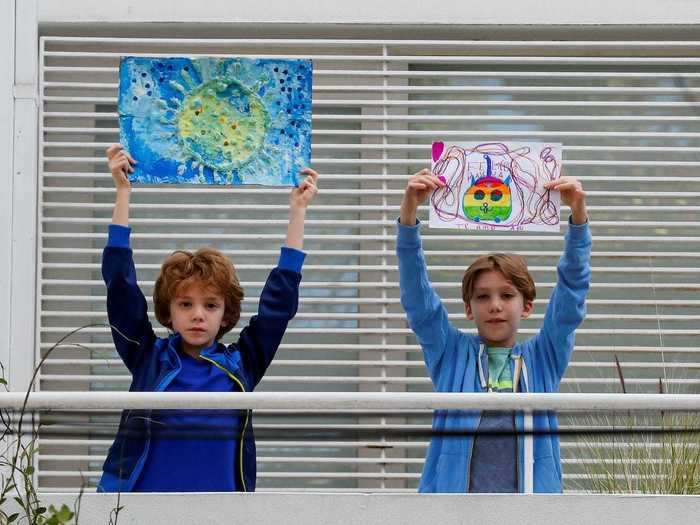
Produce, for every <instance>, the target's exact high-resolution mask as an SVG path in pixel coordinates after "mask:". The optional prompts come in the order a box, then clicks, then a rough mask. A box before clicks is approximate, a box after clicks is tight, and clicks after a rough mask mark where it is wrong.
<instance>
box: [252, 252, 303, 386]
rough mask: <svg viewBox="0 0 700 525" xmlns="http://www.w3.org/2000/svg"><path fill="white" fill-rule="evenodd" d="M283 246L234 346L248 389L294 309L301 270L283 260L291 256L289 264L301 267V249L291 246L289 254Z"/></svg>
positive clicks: (263, 368)
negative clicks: (246, 324) (291, 263)
mask: <svg viewBox="0 0 700 525" xmlns="http://www.w3.org/2000/svg"><path fill="white" fill-rule="evenodd" d="M286 250H291V249H290V248H283V249H282V254H281V256H280V263H279V265H278V266H277V267H276V268H274V269H273V270H272V271H271V272H270V275H269V276H268V277H267V281H266V282H265V286H264V287H263V290H262V293H261V294H260V301H259V303H258V313H257V315H254V316H253V317H252V318H251V319H250V323H249V324H248V326H246V327H245V328H244V329H243V330H242V331H241V336H240V338H239V340H238V349H239V350H240V352H241V358H242V360H243V364H244V368H245V373H246V375H247V376H248V380H249V384H250V385H251V389H252V388H253V387H255V385H257V384H258V383H259V382H260V380H261V379H262V377H263V375H264V374H265V371H266V370H267V367H268V366H270V363H271V362H272V359H273V358H274V357H275V353H276V352H277V348H278V347H279V345H280V343H281V342H282V337H283V336H284V332H285V330H286V329H287V324H289V321H290V320H291V319H292V318H293V317H294V316H295V315H296V313H297V307H298V304H299V283H300V282H301V273H299V271H295V270H294V269H290V266H292V265H289V264H287V263H288V262H289V259H287V258H288V257H290V256H291V257H292V258H293V259H294V260H295V264H294V265H293V267H295V268H299V269H301V263H302V262H303V257H301V260H299V258H300V256H299V255H298V254H303V252H300V251H299V250H294V251H295V252H297V253H296V254H290V253H289V252H287V251H286ZM285 259H286V260H285ZM283 266H286V267H283Z"/></svg>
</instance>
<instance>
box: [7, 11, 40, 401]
mask: <svg viewBox="0 0 700 525" xmlns="http://www.w3.org/2000/svg"><path fill="white" fill-rule="evenodd" d="M0 6H1V7H0V17H1V20H2V21H1V22H0V24H2V30H1V31H2V32H1V33H0V34H1V35H2V36H0V53H1V54H2V56H1V58H0V161H1V162H2V169H0V185H1V186H0V187H2V191H0V361H1V362H2V363H3V365H4V366H5V367H6V376H7V379H8V380H9V381H10V387H11V388H12V389H13V390H23V389H25V388H26V386H27V385H28V383H29V377H30V375H31V371H32V365H33V357H34V356H33V349H34V335H35V328H34V325H35V323H34V318H35V300H34V298H35V297H36V293H35V283H36V209H37V208H36V200H37V195H38V190H37V140H38V137H37V122H38V121H37V95H38V89H37V63H38V58H37V34H38V33H37V18H36V13H37V11H36V7H37V5H36V1H35V0H21V1H19V0H2V2H1V3H0Z"/></svg>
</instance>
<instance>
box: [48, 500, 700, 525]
mask: <svg viewBox="0 0 700 525" xmlns="http://www.w3.org/2000/svg"><path fill="white" fill-rule="evenodd" d="M41 501H42V504H45V505H46V506H48V505H49V504H53V505H55V506H56V507H60V505H61V504H64V503H65V504H66V505H68V506H69V507H71V508H72V507H73V503H74V501H75V494H63V495H42V498H41ZM116 501H117V498H116V495H103V494H86V495H85V496H84V497H83V500H82V502H81V505H80V522H81V523H106V522H107V516H108V515H109V513H110V511H111V510H112V509H113V508H114V507H115V506H116ZM120 505H123V506H124V510H123V511H122V512H121V513H120V514H119V523H120V524H123V525H128V524H143V523H148V524H149V525H172V524H176V523H245V524H246V525H259V524H260V525H262V524H268V523H282V524H284V523H303V524H304V525H317V524H324V525H332V524H336V523H337V524H342V525H372V524H375V523H376V524H381V525H405V524H414V523H417V524H423V523H433V524H439V525H451V524H465V525H466V524H467V523H513V524H518V525H526V524H529V523H536V524H538V525H561V524H562V523H565V524H567V525H579V524H591V523H601V522H602V523H614V524H615V525H624V524H634V525H637V524H640V523H672V524H673V525H684V524H696V523H697V517H698V516H699V515H700V498H698V497H693V496H596V495H587V496H583V495H582V496H573V495H554V496H547V495H528V496H522V495H521V496H512V495H507V494H490V495H481V494H478V495H477V494H470V495H448V494H430V495H421V496H416V495H415V494H383V495H382V494H272V493H255V494H196V495H188V494H157V495H153V494H123V495H122V497H121V501H120Z"/></svg>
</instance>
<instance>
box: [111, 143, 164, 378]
mask: <svg viewBox="0 0 700 525" xmlns="http://www.w3.org/2000/svg"><path fill="white" fill-rule="evenodd" d="M107 159H108V164H109V170H110V172H111V173H112V179H113V180H114V186H115V187H116V190H117V196H116V200H115V204H114V212H113V214H112V224H111V225H110V226H109V236H108V239H107V246H105V249H104V252H103V254H102V277H103V279H104V281H105V284H106V285H107V315H108V317H109V324H110V326H111V328H112V339H113V340H114V346H115V347H116V349H117V352H119V356H120V357H121V358H122V360H123V361H124V364H126V366H127V368H128V369H129V370H133V369H134V368H135V366H136V364H137V363H138V361H139V360H140V359H142V358H143V355H144V352H145V350H146V349H149V348H151V347H152V344H153V341H154V340H155V337H156V336H155V333H154V332H153V328H152V326H151V323H150V321H149V319H148V307H147V304H146V298H145V297H144V296H143V293H142V292H141V289H140V288H139V287H138V284H137V281H136V268H135V266H134V259H133V256H132V251H131V248H130V246H129V235H130V232H131V229H130V228H129V196H130V194H131V184H130V183H129V178H128V174H129V173H130V172H132V171H133V168H132V165H133V164H135V163H136V161H135V160H134V159H133V158H132V157H131V155H129V154H128V153H127V152H126V151H125V150H124V148H123V146H122V145H121V144H114V145H113V146H110V147H109V148H107Z"/></svg>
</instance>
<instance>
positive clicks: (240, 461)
mask: <svg viewBox="0 0 700 525" xmlns="http://www.w3.org/2000/svg"><path fill="white" fill-rule="evenodd" d="M199 357H201V358H202V359H204V360H205V361H207V362H209V363H211V364H212V365H214V366H215V367H217V368H218V369H219V370H222V371H223V372H224V373H226V375H227V376H229V377H230V378H231V379H233V380H234V381H235V382H236V384H237V385H238V386H239V387H240V389H241V392H245V391H246V389H245V387H244V386H243V383H241V382H240V381H239V380H238V378H237V377H236V376H234V375H233V374H232V373H231V372H229V371H228V370H227V369H226V368H224V367H223V366H221V365H220V364H219V363H217V362H216V361H214V360H213V359H209V358H208V357H204V356H203V355H201V354H200V356H199ZM249 419H250V410H246V411H245V422H244V423H243V430H242V431H241V440H240V442H239V444H238V466H239V470H240V472H239V474H240V477H241V486H242V487H243V492H248V488H247V487H246V484H245V478H244V477H243V442H244V441H245V431H246V429H247V428H248V420H249Z"/></svg>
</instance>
